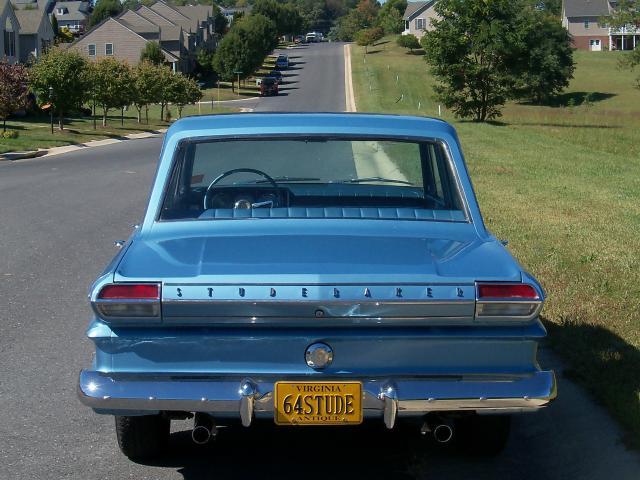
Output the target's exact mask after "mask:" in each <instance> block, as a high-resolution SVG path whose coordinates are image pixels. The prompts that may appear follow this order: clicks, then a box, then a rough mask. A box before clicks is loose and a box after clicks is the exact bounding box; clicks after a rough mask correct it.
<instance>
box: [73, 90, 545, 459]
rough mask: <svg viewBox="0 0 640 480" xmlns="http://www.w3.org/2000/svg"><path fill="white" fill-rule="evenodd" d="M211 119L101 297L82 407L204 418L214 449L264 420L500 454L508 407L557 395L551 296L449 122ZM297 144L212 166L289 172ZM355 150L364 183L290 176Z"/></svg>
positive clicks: (155, 197) (176, 149)
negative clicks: (481, 189)
mask: <svg viewBox="0 0 640 480" xmlns="http://www.w3.org/2000/svg"><path fill="white" fill-rule="evenodd" d="M263 84H264V82H263ZM211 124H214V125H217V126H218V129H214V130H212V129H211V127H209V126H208V127H207V128H203V123H198V121H197V120H191V121H187V122H183V123H180V122H177V123H176V124H175V125H174V126H173V127H172V130H170V131H169V132H168V134H167V141H166V143H165V148H164V150H163V151H164V154H163V159H162V161H161V166H160V169H159V173H158V178H157V180H156V186H155V187H154V192H153V193H152V197H151V203H150V207H149V210H148V212H147V216H146V217H145V223H144V224H143V227H142V228H141V229H140V230H137V231H136V232H135V234H134V236H133V237H132V238H131V239H130V241H129V242H128V243H127V245H125V247H124V248H123V251H122V252H121V254H120V255H119V256H118V257H117V259H116V260H115V261H114V262H113V264H112V265H111V266H110V267H109V268H108V269H107V271H106V272H105V274H104V275H103V276H101V277H100V278H99V279H98V281H97V282H96V283H95V285H94V286H93V288H92V290H91V296H90V300H91V304H92V307H93V311H94V313H95V318H94V320H93V321H92V323H91V326H90V328H89V330H88V336H89V338H90V339H91V340H92V341H93V343H94V344H95V348H96V355H95V359H94V363H93V365H92V367H91V368H90V369H87V370H83V371H82V373H81V375H80V384H79V395H80V398H81V400H82V401H83V403H85V404H86V405H89V406H91V407H92V408H93V409H94V410H95V411H96V412H98V413H104V414H111V415H116V416H117V418H120V419H123V418H124V419H127V420H126V422H125V423H124V425H125V426H127V425H130V422H132V421H134V420H131V419H132V418H134V417H138V416H143V417H153V418H156V419H163V420H162V422H166V421H168V420H169V419H173V418H184V417H185V416H190V415H195V423H194V432H193V436H194V440H196V441H198V442H199V441H200V440H202V439H208V438H209V436H210V435H212V434H215V431H216V427H217V426H220V425H223V424H227V423H233V422H239V423H241V424H242V425H244V426H250V425H252V424H253V423H254V422H255V421H256V420H260V419H267V420H269V421H274V422H275V423H276V424H278V425H289V426H291V425H349V424H358V423H361V422H363V421H377V422H382V423H384V425H386V426H387V427H388V428H393V427H394V426H395V425H396V424H397V423H398V422H399V421H404V420H406V421H413V422H416V423H417V425H418V426H419V427H420V428H421V429H422V431H423V433H428V434H429V435H431V436H433V438H435V439H436V440H437V441H439V442H443V443H444V442H448V441H450V440H451V439H453V438H455V437H456V436H459V437H460V438H466V439H467V440H469V439H471V440H470V441H471V443H472V444H473V443H477V444H478V447H477V448H478V449H479V450H482V449H484V450H486V451H487V452H488V453H493V452H495V451H497V450H499V448H501V446H502V445H503V444H504V442H505V441H506V433H508V428H507V427H508V420H507V419H508V417H507V416H506V415H508V414H511V413H520V412H526V411H535V410H537V409H539V408H541V407H543V406H545V405H547V404H548V402H550V401H551V400H552V399H553V398H554V397H555V395H556V383H555V377H554V374H553V372H551V371H548V370H544V369H542V368H541V367H540V365H539V364H538V361H537V347H538V342H539V341H540V340H541V339H543V338H544V336H545V335H546V332H545V329H544V327H543V325H542V324H541V322H540V320H539V318H538V315H539V312H540V310H541V308H542V305H543V302H544V298H545V295H544V292H543V290H542V288H541V287H540V285H539V284H538V283H537V282H536V280H535V279H534V278H533V277H531V276H530V275H529V274H527V273H526V272H525V271H524V270H523V269H522V268H521V267H520V266H519V265H518V264H517V263H516V262H515V261H514V259H513V258H512V257H511V255H510V254H509V252H508V251H507V250H506V249H505V248H504V246H503V245H502V244H501V243H500V242H498V241H497V240H496V239H495V238H494V237H493V236H491V235H490V234H489V233H488V232H486V230H484V226H483V224H482V219H481V217H480V215H479V210H478V208H477V204H476V202H475V197H474V195H473V190H472V188H471V185H470V182H469V179H468V177H467V175H466V169H465V167H464V163H463V161H462V156H461V153H460V150H459V145H458V142H457V138H456V136H455V132H453V129H451V127H449V126H448V125H447V124H445V123H444V122H439V121H435V120H425V119H403V118H402V117H391V118H389V117H384V116H364V115H363V116H360V115H282V116H278V115H264V116H261V115H246V116H245V117H244V118H241V117H235V116H231V117H227V118H215V119H212V120H210V122H209V123H208V125H211ZM238 132H244V134H240V135H239V133H238ZM212 135H213V136H217V137H219V138H217V139H216V141H215V142H213V143H212V142H211V137H212ZM239 137H243V138H242V139H241V140H239ZM257 137H259V138H257ZM283 148H284V149H285V150H286V152H288V153H289V154H290V157H291V162H294V163H292V164H291V165H290V166H287V167H286V168H285V169H284V170H283V173H289V174H290V175H279V176H276V177H272V176H271V175H268V178H262V176H263V175H262V173H263V172H262V170H259V169H257V168H251V169H245V170H251V171H250V172H247V171H243V172H239V171H238V169H237V168H235V169H230V170H226V171H225V169H226V167H220V168H221V171H224V174H223V175H227V174H228V175H231V176H233V175H254V174H255V172H259V173H258V178H257V179H249V178H244V177H243V178H244V179H243V180H242V181H239V180H237V179H236V180H235V181H234V180H229V182H228V183H226V184H224V185H222V184H221V183H223V182H221V181H220V178H221V176H222V175H221V174H220V173H219V172H218V170H215V169H214V170H213V171H208V170H207V169H208V168H209V167H210V163H209V161H210V159H211V158H212V155H213V152H216V153H215V154H216V155H218V156H220V157H224V156H225V152H228V155H229V159H234V158H235V159H237V158H242V159H245V160H244V161H245V162H246V161H247V160H246V159H247V158H249V157H250V156H251V155H254V157H255V158H256V159H257V160H256V162H257V163H255V164H252V166H253V167H255V166H256V165H257V166H264V168H265V169H266V168H267V167H269V168H270V170H271V171H272V173H273V171H275V170H277V169H278V168H279V167H278V166H277V161H276V160H278V159H281V158H282V154H283V152H284V150H283ZM252 152H254V153H253V154H252ZM277 152H281V154H280V155H278V154H277ZM347 154H348V155H351V156H352V158H351V159H350V161H351V160H353V161H354V162H355V170H354V171H353V173H352V174H353V175H355V176H356V178H347V179H341V178H340V175H341V172H339V171H338V170H339V168H340V165H339V164H331V165H329V166H328V167H326V170H325V171H320V170H315V171H316V172H317V174H318V176H319V177H322V178H315V177H313V178H312V177H303V176H301V175H297V176H293V175H292V174H293V173H296V171H295V169H296V168H300V164H305V162H311V163H310V165H313V167H312V168H315V169H318V168H320V167H321V166H322V165H323V163H322V162H331V161H335V160H334V159H338V160H340V159H341V158H343V157H342V156H341V155H347ZM411 155H415V156H416V162H417V163H420V164H421V165H422V167H423V170H422V172H421V173H420V174H419V175H418V176H419V177H420V179H419V180H414V177H415V175H416V173H415V168H416V165H413V164H411V165H408V164H407V163H406V162H407V159H408V158H409V157H410V156H411ZM265 159H266V160H265ZM269 159H272V160H269ZM230 161H231V160H230ZM278 161H279V160H278ZM180 162H182V163H180ZM389 162H391V163H389ZM403 162H404V163H403ZM229 165H230V166H233V167H237V160H233V162H231V163H230V164H229ZM396 167H397V168H396ZM283 168H284V167H283ZM305 168H306V167H305ZM310 168H311V167H310ZM322 168H325V167H322ZM350 168H351V167H350ZM394 168H396V169H395V170H394ZM185 169H186V170H185ZM367 169H369V170H367ZM371 169H378V170H377V173H385V176H384V177H382V176H378V175H375V176H374V175H371V173H372V171H373V170H371ZM229 172H231V173H229ZM325 176H326V178H328V179H330V180H325V178H324V177H325ZM181 178H184V182H186V183H185V184H184V185H182V186H180V182H181V180H180V179H181ZM275 179H277V180H275ZM217 182H220V184H218V183H217ZM271 182H274V183H275V184H276V187H275V190H274V187H272V183H271ZM189 189H191V192H190V193H189V192H187V193H184V192H185V190H189ZM212 190H213V193H211V195H209V194H210V192H211V191H212ZM272 190H274V191H272ZM280 190H282V192H280ZM285 191H286V195H285V194H284V192H285ZM170 192H175V195H178V196H180V195H182V196H183V197H181V199H178V200H180V201H177V200H176V198H174V197H175V195H174V197H171V198H169V197H167V195H170ZM180 192H182V193H180ZM256 192H257V193H256ZM281 193H282V195H281ZM251 195H253V197H252V198H250V199H249V200H246V201H245V200H244V198H243V196H251ZM194 196H195V200H194V198H193V197H194ZM154 202H155V203H154ZM180 202H183V203H180ZM184 202H186V203H184ZM208 202H209V203H208ZM327 202H330V203H332V204H331V205H328V204H326V205H325V206H322V205H323V204H325V203H327ZM340 205H342V206H340ZM122 422H123V420H121V424H123V423H122ZM127 422H129V423H127ZM140 422H142V421H141V420H140ZM158 422H159V420H158ZM158 422H156V423H154V425H155V427H154V428H156V430H154V431H155V432H156V434H157V431H158V430H157V429H158V428H160V427H158V424H159V423H158ZM162 425H166V423H163V424H162ZM123 428H124V427H123ZM162 428H165V427H162ZM163 431H164V430H163ZM205 433H206V434H205ZM492 435H493V441H492V440H491V439H492V437H491V436H492ZM156 436H158V435H156ZM119 438H120V437H119ZM483 445H484V446H483ZM125 453H127V451H125ZM129 453H131V451H129ZM133 453H134V455H133V456H135V453H136V452H133ZM138 453H139V452H138Z"/></svg>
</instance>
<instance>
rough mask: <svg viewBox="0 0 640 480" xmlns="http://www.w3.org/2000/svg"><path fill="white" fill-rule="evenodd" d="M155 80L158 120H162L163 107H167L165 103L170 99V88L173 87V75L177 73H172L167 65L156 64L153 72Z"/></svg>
mask: <svg viewBox="0 0 640 480" xmlns="http://www.w3.org/2000/svg"><path fill="white" fill-rule="evenodd" d="M155 75H156V77H155V81H156V82H157V84H158V86H157V89H158V90H157V95H158V96H157V98H156V101H155V103H159V104H160V121H161V122H162V121H164V109H165V108H166V107H167V104H168V103H169V102H170V101H171V95H172V88H173V77H174V75H178V74H176V73H173V72H172V71H171V69H170V68H169V67H165V66H162V65H157V66H156V73H155Z"/></svg>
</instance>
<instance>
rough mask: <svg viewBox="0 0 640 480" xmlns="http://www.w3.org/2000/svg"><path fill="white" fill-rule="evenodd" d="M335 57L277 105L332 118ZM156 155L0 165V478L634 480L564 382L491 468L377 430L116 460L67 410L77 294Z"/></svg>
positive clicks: (268, 434)
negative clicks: (325, 98)
mask: <svg viewBox="0 0 640 480" xmlns="http://www.w3.org/2000/svg"><path fill="white" fill-rule="evenodd" d="M334 48H335V50H332V49H334ZM341 51H342V50H341V46H333V45H313V46H310V47H308V48H307V49H305V50H304V54H303V59H302V60H301V61H300V62H305V63H304V68H303V69H302V70H297V71H296V72H300V73H299V76H300V77H301V78H302V77H303V75H306V74H305V73H303V72H304V70H305V69H309V71H310V72H313V71H315V72H316V73H315V74H314V75H312V78H315V77H316V76H317V75H321V72H323V71H325V70H328V67H327V65H332V66H331V68H335V69H336V71H339V72H340V73H339V74H336V75H335V76H331V75H329V76H323V77H322V78H321V83H322V82H324V83H323V85H321V86H318V85H316V86H314V87H313V89H312V91H307V90H306V89H307V86H306V85H305V84H304V82H302V81H300V82H298V84H297V86H298V89H299V91H300V92H299V93H300V94H299V95H298V96H297V98H298V100H297V102H299V103H296V104H290V105H288V106H286V107H283V109H286V110H290V109H293V110H304V109H321V110H331V109H335V110H341V109H342V105H343V104H344V101H343V99H339V101H338V100H335V103H328V104H326V105H328V106H323V105H318V104H316V103H315V101H316V98H315V97H318V98H321V95H324V94H322V93H320V92H323V91H324V89H330V90H331V91H336V92H342V91H343V87H342V85H343V79H342V77H341V76H339V75H341V72H342V70H341V69H342V65H341V63H340V61H336V58H338V57H340V58H341ZM304 78H305V82H306V81H307V80H306V76H305V77H304ZM312 82H313V80H310V83H312ZM292 85H293V84H292ZM316 89H319V90H316ZM340 94H342V93H340ZM329 96H330V95H329ZM284 99H286V100H289V96H287V97H284V96H283V97H282V98H278V99H268V101H269V102H270V103H271V102H279V101H280V100H284ZM290 99H291V100H292V101H293V99H294V94H293V93H292V94H291V96H290ZM263 105H266V103H265V104H263V103H262V101H261V102H259V103H258V104H256V107H257V109H260V108H262V107H263ZM277 106H281V104H280V103H278V104H277ZM270 108H276V105H275V104H274V106H272V107H270ZM159 149H160V140H159V139H148V140H139V141H132V142H127V143H121V144H116V145H111V146H108V147H100V148H94V149H91V150H87V151H80V152H74V153H70V154H67V155H61V156H58V157H51V158H41V159H34V160H25V161H20V162H14V163H0V248H1V249H2V250H1V253H2V254H1V255H0V407H1V413H2V421H1V422H0V479H3V480H4V479H60V478H64V479H103V478H115V479H120V478H136V479H147V478H148V479H164V478H172V479H180V478H185V479H196V478H214V477H215V478H224V479H227V478H229V479H231V478H233V479H254V478H275V477H277V478H282V479H288V478H300V477H305V478H320V477H322V478H332V479H333V478H335V479H338V478H349V479H354V478H360V477H365V478H394V479H395V478H448V479H456V478H460V479H462V478H476V479H491V478H499V477H501V478H504V479H508V478H518V479H523V480H525V479H541V478H544V479H548V478H562V479H565V478H580V479H582V480H584V479H601V478H615V479H634V480H637V479H638V472H639V471H640V461H639V460H638V456H637V454H635V453H630V452H627V451H625V450H624V448H623V446H622V445H621V442H620V432H619V431H618V430H617V428H616V427H615V426H613V424H612V423H611V421H610V420H609V419H608V417H607V416H606V415H605V414H604V413H603V412H602V411H601V410H600V409H599V408H598V407H596V406H594V405H593V404H592V402H590V401H589V400H587V399H585V396H584V394H583V393H582V392H580V391H579V390H578V389H577V388H576V387H575V386H573V385H571V384H570V383H568V382H567V381H566V380H561V384H560V398H559V400H558V402H557V403H556V404H554V405H553V406H552V407H551V408H550V409H548V410H546V411H544V412H541V413H539V414H535V415H530V416H525V417H520V418H518V419H517V420H516V422H515V425H514V431H513V435H512V439H511V443H510V446H509V448H508V450H507V451H506V452H505V453H504V454H503V455H502V456H501V457H499V458H497V459H494V460H477V459H472V458H466V457H461V456H459V455H457V454H455V453H453V452H449V451H441V450H438V449H434V448H433V447H432V446H428V445H425V444H424V442H422V441H421V440H420V439H419V438H417V436H416V435H415V434H413V435H401V433H402V432H386V431H384V430H383V429H382V428H381V427H380V426H379V425H373V426H367V427H364V428H356V429H353V430H343V429H341V430H333V429H326V430H322V429H304V430H298V431H292V430H288V429H281V430H277V429H274V428H273V427H271V426H269V425H266V426H264V427H262V428H256V429H251V430H242V429H238V430H225V431H223V432H222V433H221V435H220V438H219V440H218V441H217V442H216V443H215V444H213V445H211V446H208V447H205V448H195V446H193V445H192V444H191V442H190V440H189V439H188V433H187V431H186V429H187V428H188V424H186V423H175V424H174V426H173V428H174V430H175V433H174V434H173V435H172V439H171V453H170V454H169V455H168V456H167V457H166V458H165V459H163V460H162V461H161V462H158V463H156V464H137V463H133V462H130V461H128V460H127V459H126V458H125V457H123V456H122V455H121V454H120V453H119V452H118V450H117V446H116V443H115V437H114V432H113V422H112V419H111V418H110V417H103V416H98V415H94V414H92V413H91V412H90V411H89V410H88V409H86V408H84V407H83V406H81V405H80V403H79V402H78V401H77V399H76V394H75V385H76V381H77V372H78V370H79V369H80V368H82V367H83V366H85V365H87V363H88V362H89V360H90V358H91V352H92V350H91V344H90V342H89V341H87V340H86V339H85V336H84V330H85V327H86V324H87V319H88V317H89V315H90V311H89V308H88V306H87V304H86V299H85V295H86V289H87V286H88V285H89V284H90V282H91V281H92V280H93V279H94V278H95V276H96V275H97V274H98V273H99V271H100V269H101V268H102V267H103V266H104V265H105V264H106V263H107V261H108V260H109V259H110V258H111V256H112V255H113V254H114V253H115V252H114V249H113V247H112V241H113V240H114V239H118V238H125V237H126V236H127V235H128V233H129V231H130V227H129V225H130V224H132V223H134V222H136V221H137V220H139V219H140V218H141V216H142V213H143V209H144V206H145V202H146V196H147V192H148V188H149V186H150V184H151V179H152V176H153V171H154V167H155V162H156V158H157V155H158V153H159ZM551 361H552V360H551Z"/></svg>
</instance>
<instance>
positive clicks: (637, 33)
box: [562, 0, 640, 52]
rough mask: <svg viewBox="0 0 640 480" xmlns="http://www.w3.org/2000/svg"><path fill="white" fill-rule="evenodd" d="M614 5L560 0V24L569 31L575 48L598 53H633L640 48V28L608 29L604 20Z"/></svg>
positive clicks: (602, 0)
mask: <svg viewBox="0 0 640 480" xmlns="http://www.w3.org/2000/svg"><path fill="white" fill-rule="evenodd" d="M615 6H616V2H615V1H609V0H563V2H562V25H563V26H564V27H565V28H566V29H567V30H568V31H569V33H570V34H571V36H572V38H573V44H574V46H575V47H576V48H579V49H582V50H591V51H594V52H599V51H601V50H633V49H635V48H636V46H640V28H638V27H636V26H635V25H627V26H626V27H622V28H611V27H609V26H608V25H606V22H605V21H604V20H603V19H606V17H608V16H609V15H610V14H611V12H612V11H613V9H614V8H615Z"/></svg>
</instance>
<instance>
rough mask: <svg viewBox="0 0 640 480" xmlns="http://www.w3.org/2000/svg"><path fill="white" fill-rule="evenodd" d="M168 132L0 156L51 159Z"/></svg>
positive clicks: (157, 131) (10, 158) (10, 159)
mask: <svg viewBox="0 0 640 480" xmlns="http://www.w3.org/2000/svg"><path fill="white" fill-rule="evenodd" d="M166 131H167V129H166V128H165V129H161V130H154V131H150V132H142V133H130V134H129V135H123V136H122V137H117V138H105V139H103V140H94V141H92V142H86V143H78V144H74V145H64V146H62V147H52V148H40V149H38V150H31V151H27V152H8V153H3V154H0V161H14V160H23V159H26V158H36V157H51V156H54V155H60V154H62V153H68V152H75V151H77V150H84V149H85V148H92V147H102V146H104V145H111V144H113V143H120V142H126V141H127V140H139V139H141V138H151V137H156V136H158V135H162V134H163V133H164V132H166Z"/></svg>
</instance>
